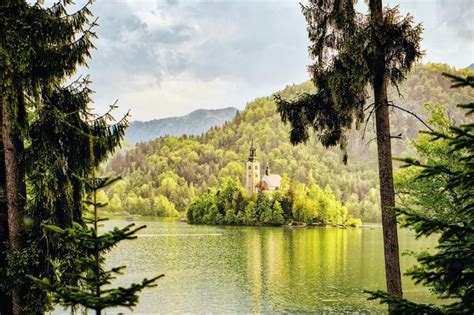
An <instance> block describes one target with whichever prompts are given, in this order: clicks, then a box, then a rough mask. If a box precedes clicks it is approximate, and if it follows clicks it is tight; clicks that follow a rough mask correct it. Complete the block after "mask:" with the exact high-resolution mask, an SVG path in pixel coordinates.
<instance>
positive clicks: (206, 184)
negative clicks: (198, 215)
mask: <svg viewBox="0 0 474 315" xmlns="http://www.w3.org/2000/svg"><path fill="white" fill-rule="evenodd" d="M447 70H453V69H452V68H449V67H448V66H446V65H440V64H427V65H417V66H415V67H414V68H413V70H412V72H411V73H410V74H409V75H408V76H407V79H406V81H404V82H402V83H401V84H400V85H399V88H400V92H401V93H402V94H403V96H404V99H401V100H400V102H399V103H397V104H398V105H400V106H403V107H404V108H407V109H408V110H411V111H416V108H417V106H418V104H420V103H429V102H432V101H433V100H434V99H436V98H439V99H443V100H447V101H446V104H447V105H448V108H449V111H450V113H451V115H452V118H453V119H455V120H456V121H459V122H461V121H463V120H462V119H463V118H462V116H461V115H460V114H459V110H458V109H457V108H456V107H455V104H456V103H455V102H465V101H467V100H468V99H469V98H472V97H473V96H474V93H473V92H472V91H470V90H466V89H458V90H452V89H449V83H448V82H447V80H446V78H443V77H442V76H441V72H442V71H447ZM455 73H457V74H463V73H468V70H459V71H457V72H455ZM470 73H472V72H470ZM312 92H314V88H313V87H312V83H311V82H305V83H303V84H299V85H289V86H287V87H286V88H285V89H284V90H283V91H281V92H279V94H280V95H282V96H284V97H285V98H291V97H295V96H297V95H300V94H302V93H312ZM396 95H398V94H397V90H396V89H395V88H391V89H389V96H393V97H395V96H396ZM417 114H418V115H419V116H420V117H421V118H423V119H427V118H428V117H426V116H425V114H424V113H417ZM391 122H392V126H393V133H394V134H399V133H402V134H403V139H402V140H397V141H396V142H395V141H394V142H393V148H394V152H395V154H397V155H401V154H407V153H410V152H412V151H410V150H411V149H410V146H409V143H410V139H413V138H415V137H417V136H418V129H420V126H421V124H420V122H419V121H417V120H416V119H415V118H413V117H412V116H410V115H406V114H405V113H403V112H395V113H392V117H391ZM289 130H290V129H289V127H288V126H285V125H284V124H283V123H282V122H281V120H280V118H279V116H278V114H277V113H276V104H275V101H274V100H273V99H272V98H268V97H266V98H259V99H257V100H255V101H253V102H251V103H249V104H248V105H247V108H246V109H245V110H243V111H241V112H239V113H238V114H237V115H236V117H235V118H234V120H233V121H231V122H230V123H228V124H226V125H224V126H222V127H219V128H215V129H213V130H210V131H209V132H207V133H205V134H204V135H202V136H200V137H186V138H184V137H181V138H177V137H165V138H160V139H157V140H154V141H150V142H148V143H141V144H137V145H136V147H135V149H133V150H129V151H127V152H120V153H117V154H116V155H115V156H114V158H113V159H111V160H110V161H109V162H108V164H107V167H106V170H105V171H106V174H107V175H110V176H117V175H123V178H124V179H123V181H122V182H120V183H117V184H116V185H114V186H112V187H110V188H109V189H107V195H108V197H109V200H111V198H112V197H113V196H114V195H115V194H116V195H117V196H118V197H119V198H120V199H121V203H122V207H123V208H122V209H114V210H113V211H115V212H130V213H132V214H144V213H145V210H144V209H143V210H141V209H138V208H133V209H129V208H128V207H127V205H126V202H125V201H126V199H127V198H129V197H133V196H136V197H139V196H140V197H142V198H145V199H150V206H151V209H150V210H146V212H147V213H155V212H156V211H155V209H153V200H154V198H155V197H156V196H159V195H164V196H166V198H168V200H169V201H170V202H172V203H173V204H174V205H175V206H176V209H177V210H178V211H179V212H182V211H185V210H186V209H187V208H188V206H189V204H190V202H191V200H193V198H194V196H196V195H200V194H203V193H206V191H207V189H208V188H211V187H217V186H218V185H220V184H222V182H223V180H224V179H225V178H226V177H233V178H240V179H241V180H243V176H244V174H245V173H244V161H245V160H246V159H247V157H248V149H249V147H250V141H251V139H252V137H253V138H254V140H255V145H256V148H257V157H258V159H259V160H260V161H261V164H262V165H265V164H267V163H269V164H270V166H271V168H272V172H274V173H277V174H280V175H282V177H284V175H285V174H286V175H288V178H292V179H293V180H294V181H298V182H301V183H304V184H306V185H310V184H312V183H316V184H317V185H318V186H320V187H326V185H329V186H330V187H331V189H332V190H333V192H334V194H335V195H336V198H337V199H339V200H341V201H342V202H344V204H345V205H347V206H348V209H351V207H352V209H353V211H355V212H354V213H353V214H351V215H352V216H353V217H360V218H361V219H362V220H363V221H364V222H376V221H380V206H379V196H378V193H377V191H378V189H377V169H376V165H375V164H374V163H368V162H367V161H368V160H371V159H372V158H373V155H374V154H375V152H376V150H375V143H374V141H372V142H370V143H369V144H367V141H368V140H369V139H372V138H373V137H375V135H374V131H373V128H372V124H369V125H368V127H367V130H366V140H361V139H360V138H361V137H360V134H358V133H357V132H356V131H353V132H352V133H350V134H349V148H348V150H349V153H350V154H351V156H353V157H354V158H353V159H351V161H350V163H348V165H343V164H341V163H338V160H339V159H340V158H341V155H340V152H338V150H336V149H329V150H325V149H324V147H323V146H322V145H321V144H320V143H319V141H318V140H317V139H313V138H312V139H309V140H308V145H306V146H297V147H295V146H292V145H291V143H290V142H289V141H288V132H289ZM359 157H360V159H359ZM164 178H171V179H173V181H174V182H175V183H176V185H175V186H177V188H176V191H175V192H174V193H173V192H169V191H168V189H166V188H165V187H162V186H161V185H162V181H163V179H164ZM165 183H166V182H165ZM168 184H169V183H167V184H166V186H167V185H168ZM144 185H146V189H144ZM353 194H354V195H357V198H354V196H353ZM351 196H352V197H351ZM282 207H283V211H284V213H285V214H284V216H285V218H287V217H288V214H289V213H291V209H289V208H288V207H287V206H285V202H282ZM108 211H112V208H109V209H108ZM357 213H359V215H358V214H357Z"/></svg>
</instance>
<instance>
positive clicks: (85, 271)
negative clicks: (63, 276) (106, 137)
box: [30, 135, 164, 315]
mask: <svg viewBox="0 0 474 315" xmlns="http://www.w3.org/2000/svg"><path fill="white" fill-rule="evenodd" d="M90 139H91V149H90V154H91V158H90V160H91V161H94V150H93V147H94V146H93V144H92V143H93V142H94V141H93V140H92V139H93V136H92V135H91V137H90ZM99 139H100V138H99ZM118 179H119V178H108V177H104V178H96V176H95V171H94V170H93V171H92V177H91V178H90V179H85V180H84V182H85V184H86V186H87V190H88V191H90V192H91V194H90V195H91V197H90V198H89V199H88V200H86V204H87V205H88V206H89V207H91V208H92V218H84V221H85V222H86V223H87V224H86V225H81V224H78V223H76V222H73V223H72V227H70V228H66V229H62V228H60V227H58V226H56V225H45V227H46V228H47V229H48V230H50V231H52V232H53V233H55V234H57V235H56V236H55V237H56V238H58V242H60V243H66V244H70V243H75V244H77V245H76V246H78V247H79V248H80V249H81V252H82V254H83V255H82V256H78V257H75V258H74V259H73V261H72V262H71V265H73V266H75V270H74V271H73V273H72V277H75V280H76V281H74V282H73V283H72V284H66V285H65V284H64V283H62V282H60V281H56V282H51V281H50V280H49V279H48V278H44V279H38V278H35V277H32V276H30V278H31V279H32V280H33V281H34V282H35V283H36V285H37V286H39V287H41V288H43V289H45V290H47V291H48V292H50V293H52V295H53V301H54V302H55V303H59V304H61V305H64V306H70V307H72V308H74V307H76V306H78V305H81V306H83V307H85V308H86V309H92V310H94V311H95V312H96V314H97V315H100V314H101V312H102V311H103V310H104V309H106V308H110V307H117V306H124V307H128V308H132V307H133V306H135V305H136V304H137V303H138V293H139V292H140V291H142V290H143V289H144V288H146V287H151V286H154V283H155V282H156V281H157V280H158V279H159V278H161V277H163V276H164V275H158V276H156V277H154V278H152V279H143V281H142V282H141V283H136V284H132V285H130V286H129V287H126V288H125V287H118V288H110V287H109V286H110V285H111V284H112V281H113V280H114V279H115V278H116V275H119V274H121V273H122V270H123V269H124V268H125V266H120V267H114V268H112V269H110V270H105V269H104V263H105V258H104V255H105V254H106V253H107V252H109V251H110V250H111V249H112V248H113V247H114V246H116V245H117V243H119V242H120V241H122V240H132V239H135V238H136V235H135V234H136V233H137V232H138V231H139V230H141V229H143V228H145V227H146V226H144V225H143V226H140V227H138V228H133V227H134V224H129V225H127V226H126V227H124V228H121V229H119V228H114V229H113V230H112V231H110V232H106V233H102V234H99V223H100V222H102V221H104V219H101V218H99V209H100V208H103V207H105V206H107V204H103V203H100V202H99V201H98V200H97V192H98V191H99V190H100V189H103V188H105V187H107V186H109V185H111V184H113V183H114V182H115V181H117V180H118ZM106 286H107V287H106ZM104 287H106V288H104Z"/></svg>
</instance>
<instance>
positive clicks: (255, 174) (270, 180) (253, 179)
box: [245, 139, 281, 197]
mask: <svg viewBox="0 0 474 315" xmlns="http://www.w3.org/2000/svg"><path fill="white" fill-rule="evenodd" d="M245 170H246V172H245V173H246V174H245V191H246V193H247V196H249V197H250V196H252V195H253V194H255V193H257V192H259V191H263V192H274V191H275V190H278V189H279V188H280V184H281V176H280V175H278V174H271V172H270V166H268V165H267V167H265V172H264V175H263V176H261V177H260V162H259V161H258V160H257V150H256V149H255V147H254V145H253V139H252V144H251V145H250V155H249V159H248V160H247V162H246V163H245Z"/></svg>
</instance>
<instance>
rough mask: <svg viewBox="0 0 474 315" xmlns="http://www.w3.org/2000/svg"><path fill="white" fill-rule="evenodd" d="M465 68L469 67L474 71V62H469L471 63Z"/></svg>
mask: <svg viewBox="0 0 474 315" xmlns="http://www.w3.org/2000/svg"><path fill="white" fill-rule="evenodd" d="M466 69H471V70H472V71H474V63H471V65H469V66H468V67H467V68H466Z"/></svg>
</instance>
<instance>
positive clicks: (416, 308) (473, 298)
mask: <svg viewBox="0 0 474 315" xmlns="http://www.w3.org/2000/svg"><path fill="white" fill-rule="evenodd" d="M446 76H448V77H450V78H451V79H452V80H453V82H454V83H453V85H452V87H463V86H469V87H471V88H473V87H474V76H470V77H467V78H462V77H458V76H453V75H446ZM459 106H460V107H461V108H465V109H466V110H467V114H466V116H468V115H470V116H472V115H473V113H474V103H469V104H464V105H459ZM450 131H451V132H450V133H449V134H445V133H442V132H430V133H429V134H431V135H432V136H433V141H447V142H448V143H449V146H450V147H451V150H452V152H453V153H455V154H453V155H451V156H450V157H451V158H454V159H455V162H456V163H455V167H448V166H446V165H425V164H423V163H422V162H420V161H418V160H416V159H404V161H405V162H406V166H415V167H420V168H422V171H421V173H420V175H419V177H418V178H419V179H423V180H425V181H426V180H429V179H432V180H436V178H437V177H440V176H442V177H443V178H445V179H446V187H440V188H441V189H442V191H443V192H444V193H445V194H446V195H447V197H448V198H452V199H453V200H455V201H456V202H455V203H454V205H455V206H453V208H452V209H450V213H449V214H447V215H446V216H433V215H431V212H430V210H431V209H405V208H399V209H397V211H398V214H400V215H402V216H403V221H404V223H403V225H404V226H405V227H408V228H410V229H413V230H414V231H415V232H416V235H417V237H421V236H430V235H439V240H438V244H437V246H436V252H434V253H422V254H420V255H419V256H418V257H417V260H418V263H419V265H418V266H415V268H412V269H411V270H410V271H409V272H408V273H407V275H409V276H410V277H411V278H412V279H413V280H414V281H415V283H421V284H423V285H425V286H428V287H429V288H430V289H431V290H432V291H433V292H434V293H435V294H436V295H438V296H439V297H440V298H444V299H446V298H448V299H452V301H451V302H450V303H449V304H445V305H442V306H436V305H427V304H418V303H414V302H411V301H408V300H406V299H400V298H399V297H397V296H393V295H392V294H389V293H385V292H382V291H377V292H372V293H371V299H380V300H381V302H382V303H390V304H391V305H394V306H395V311H394V313H396V314H473V313H474V177H473V174H474V123H472V122H470V123H467V124H465V125H461V126H459V127H454V126H453V127H451V128H450Z"/></svg>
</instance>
